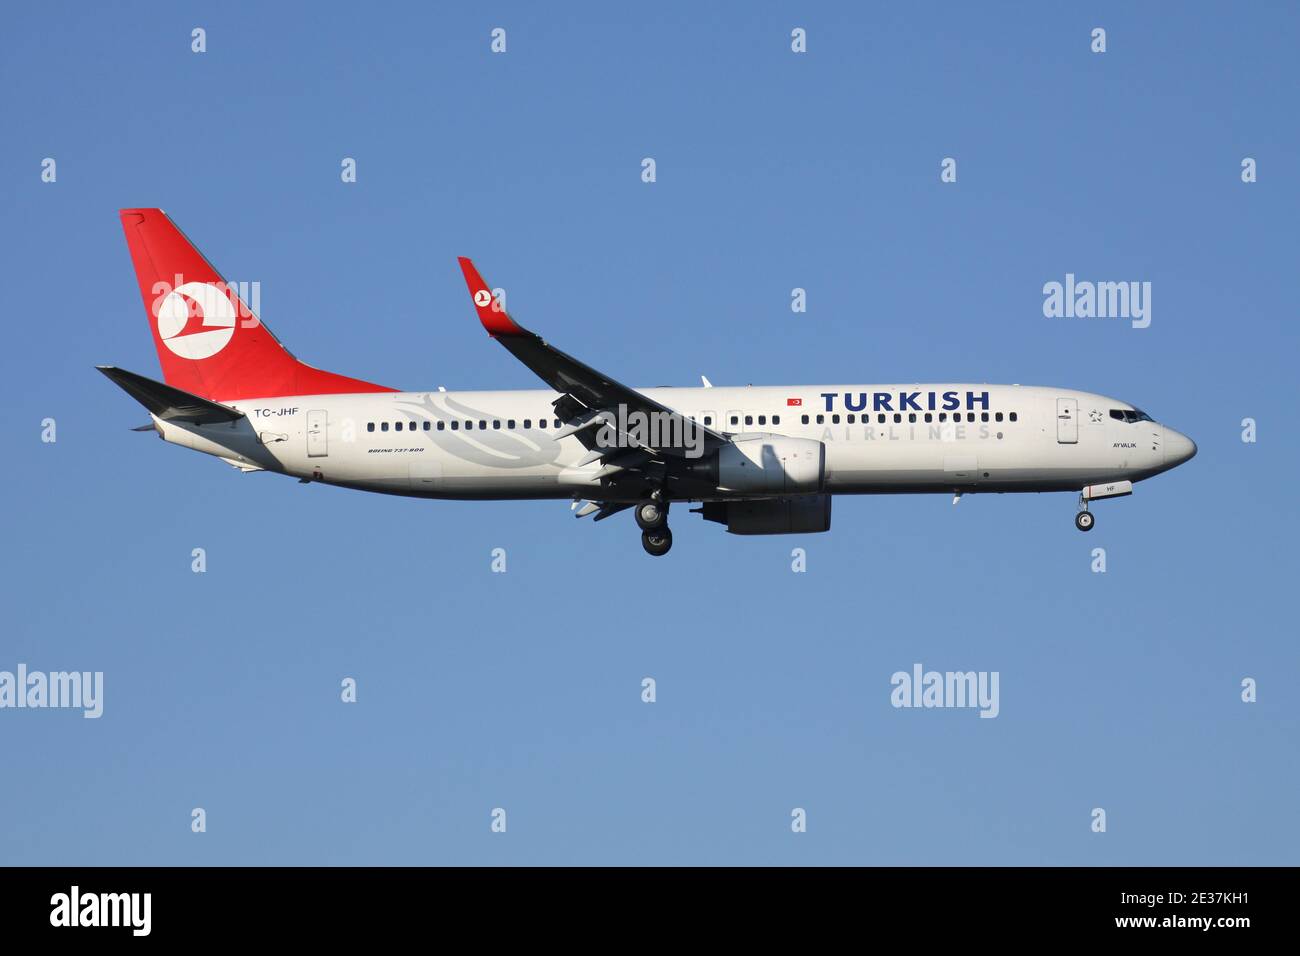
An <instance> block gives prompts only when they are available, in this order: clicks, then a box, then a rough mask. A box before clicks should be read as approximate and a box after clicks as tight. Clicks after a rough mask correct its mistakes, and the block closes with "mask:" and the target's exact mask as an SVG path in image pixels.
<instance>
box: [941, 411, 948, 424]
mask: <svg viewBox="0 0 1300 956" xmlns="http://www.w3.org/2000/svg"><path fill="white" fill-rule="evenodd" d="M947 420H948V413H947V412H940V413H939V421H940V422H946V421H947Z"/></svg>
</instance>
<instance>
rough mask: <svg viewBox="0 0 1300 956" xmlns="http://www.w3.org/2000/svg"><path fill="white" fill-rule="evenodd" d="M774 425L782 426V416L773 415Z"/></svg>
mask: <svg viewBox="0 0 1300 956" xmlns="http://www.w3.org/2000/svg"><path fill="white" fill-rule="evenodd" d="M772 424H773V425H780V424H781V416H780V415H773V416H772Z"/></svg>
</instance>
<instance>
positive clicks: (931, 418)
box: [925, 412, 934, 425]
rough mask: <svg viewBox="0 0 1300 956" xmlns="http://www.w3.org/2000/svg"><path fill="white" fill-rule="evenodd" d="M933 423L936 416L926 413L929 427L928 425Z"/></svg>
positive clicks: (926, 421)
mask: <svg viewBox="0 0 1300 956" xmlns="http://www.w3.org/2000/svg"><path fill="white" fill-rule="evenodd" d="M932 421H934V416H933V415H931V414H930V413H929V412H926V413H925V423H926V424H927V425H928V424H930V422H932Z"/></svg>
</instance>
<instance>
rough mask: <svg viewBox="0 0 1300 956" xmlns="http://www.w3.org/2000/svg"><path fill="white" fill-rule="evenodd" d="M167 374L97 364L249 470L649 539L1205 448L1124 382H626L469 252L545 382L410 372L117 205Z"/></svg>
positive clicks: (490, 320)
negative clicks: (468, 503) (692, 525)
mask: <svg viewBox="0 0 1300 956" xmlns="http://www.w3.org/2000/svg"><path fill="white" fill-rule="evenodd" d="M120 216H121V220H122V228H123V230H124V232H125V234H126V242H127V247H128V249H129V250H130V254H131V260H132V263H133V265H134V267H135V272H136V279H137V281H138V283H139V286H140V294H141V296H142V298H143V301H144V306H145V312H146V314H147V315H148V317H149V325H150V329H151V331H152V334H153V339H154V346H155V347H156V349H157V352H158V358H159V362H160V364H161V366H162V381H157V380H155V379H151V378H147V377H145V376H143V375H140V374H137V373H135V372H129V371H126V370H125V369H121V368H117V367H115V366H98V368H99V370H100V371H101V372H103V373H104V375H106V376H107V377H108V378H109V379H111V380H112V381H113V382H114V383H116V384H117V385H118V386H120V387H121V388H122V389H123V390H124V391H125V392H126V393H127V394H128V395H130V396H131V397H132V398H134V399H135V400H136V401H138V402H139V403H140V404H141V405H143V406H144V407H145V409H146V410H147V411H148V412H149V416H150V423H149V424H147V425H143V426H141V427H139V428H138V429H136V430H137V431H150V430H152V431H156V432H157V434H158V435H159V436H160V437H161V438H162V439H163V440H164V441H167V442H171V443H173V444H176V445H181V446H183V447H186V448H191V449H193V450H195V451H200V452H204V453H205V454H209V455H214V456H216V457H217V458H220V459H221V460H223V461H225V462H227V463H228V464H230V465H233V466H234V467H235V468H238V469H239V470H240V471H242V472H257V471H267V472H275V473H279V474H283V475H290V476H293V477H296V478H298V479H299V480H300V481H302V482H305V483H321V484H327V485H337V486H340V487H343V488H354V489H359V490H362V491H373V492H379V493H381V494H390V495H405V496H409V497H415V498H458V499H480V500H493V499H495V500H503V499H569V500H571V501H572V505H571V508H572V510H574V512H575V513H576V515H577V517H579V518H581V517H585V516H587V515H595V518H594V519H593V520H595V521H601V520H604V519H605V518H608V517H610V516H611V515H614V514H617V513H619V512H622V511H625V510H629V509H630V510H632V512H633V517H634V518H635V520H636V524H637V525H638V527H639V528H640V530H641V543H642V546H643V547H644V548H645V550H646V552H647V553H649V554H651V555H653V556H656V557H657V556H662V555H664V554H667V553H668V550H669V549H670V548H671V547H672V541H673V538H672V532H671V530H670V529H669V527H668V514H669V509H670V508H671V506H672V505H673V504H679V505H686V506H689V505H692V504H695V505H698V507H696V508H693V509H691V510H692V513H698V514H701V515H702V517H703V519H704V520H706V521H713V522H718V523H721V524H724V525H726V527H727V530H728V531H729V532H731V533H733V534H739V535H769V534H805V533H815V532H823V531H828V530H829V529H830V525H831V500H832V498H833V496H835V495H874V494H916V493H938V494H950V495H952V496H953V503H954V504H956V503H957V502H958V501H959V500H960V499H961V497H962V496H963V495H968V494H984V493H999V494H1000V493H1012V492H1074V493H1077V494H1078V495H1079V505H1078V511H1077V513H1076V515H1075V526H1076V527H1077V528H1078V529H1079V530H1080V531H1089V530H1091V529H1092V527H1093V524H1094V516H1093V514H1092V512H1091V510H1090V504H1091V503H1092V502H1094V501H1097V500H1101V499H1109V498H1119V497H1124V496H1126V495H1129V494H1131V493H1132V491H1133V485H1134V483H1136V482H1139V481H1142V480H1144V479H1146V478H1150V477H1152V476H1154V475H1158V474H1160V473H1162V472H1165V471H1168V470H1170V469H1171V468H1174V467H1176V466H1178V465H1180V464H1182V463H1183V462H1185V461H1187V460H1189V459H1190V458H1191V457H1192V456H1193V455H1195V454H1196V444H1195V443H1194V442H1193V441H1192V440H1191V439H1190V438H1188V437H1187V436H1186V435H1183V434H1181V433H1179V432H1177V431H1175V430H1174V429H1172V428H1170V427H1169V426H1167V425H1162V424H1160V423H1158V422H1156V421H1155V420H1154V419H1153V418H1152V417H1151V416H1150V415H1148V414H1146V413H1145V412H1143V411H1141V410H1140V409H1138V408H1136V407H1134V406H1133V405H1130V404H1128V403H1127V402H1122V401H1119V400H1117V399H1113V398H1107V397H1106V396H1104V395H1097V394H1093V393H1091V392H1081V391H1076V390H1073V389H1065V388H1043V387H1029V386H1021V385H987V384H981V385H976V384H962V383H938V384H910V385H909V384H890V385H879V384H869V385H862V384H856V385H853V384H851V385H782V386H762V387H754V386H746V387H743V388H722V387H718V388H715V387H713V386H712V384H711V383H710V382H709V381H708V379H707V378H703V376H701V378H702V380H703V387H698V388H639V389H634V388H629V387H628V386H626V385H623V384H621V383H620V382H618V381H616V380H615V379H613V378H611V377H609V376H608V375H605V374H604V373H602V372H598V371H596V370H595V369H593V368H591V367H590V366H588V365H585V364H584V363H582V362H581V361H579V360H578V359H576V358H573V357H572V356H570V355H568V354H566V353H564V352H561V351H560V350H559V349H557V348H556V347H555V346H553V345H551V344H550V343H548V342H546V341H545V340H544V339H543V338H542V337H541V336H539V335H537V334H536V333H534V332H531V331H529V330H528V329H525V328H524V327H523V326H521V325H519V324H518V323H517V322H516V321H515V320H514V319H513V318H512V317H511V315H510V313H509V312H508V311H506V309H505V308H504V306H503V304H502V302H501V298H500V297H499V296H498V295H495V294H494V293H493V290H492V288H491V287H490V286H489V285H488V284H487V283H486V282H485V281H484V280H483V278H482V277H481V275H480V274H479V272H478V269H477V268H476V267H475V266H474V264H473V262H471V261H470V260H469V259H466V258H462V259H460V260H459V263H460V267H461V270H462V272H463V274H464V277H465V282H466V284H467V285H468V287H469V293H470V299H471V301H472V302H473V305H474V308H475V310H476V312H477V315H478V318H479V320H480V321H481V323H482V325H483V328H484V329H485V330H486V332H487V333H488V335H489V336H490V337H491V338H494V339H496V340H497V341H498V342H500V343H501V344H502V345H503V346H505V348H506V349H507V350H508V351H509V352H510V353H511V354H512V355H514V356H515V358H517V359H519V360H520V361H521V362H523V364H524V365H526V366H527V367H528V368H529V369H531V370H532V371H533V372H534V373H536V375H537V376H538V377H539V378H540V379H541V380H542V382H543V383H545V385H546V388H541V389H534V390H525V391H446V390H444V389H442V388H438V389H436V390H433V391H419V392H406V391H399V390H398V389H395V388H390V387H388V386H384V385H376V384H374V383H371V382H366V381H362V380H360V379H355V378H350V377H348V376H344V375H338V374H335V373H333V372H327V371H322V370H320V369H316V368H313V367H312V366H310V365H307V364H305V363H303V362H300V361H299V360H298V359H297V358H295V357H294V356H293V354H292V353H290V352H289V351H288V350H287V349H286V348H285V347H284V346H283V345H281V344H280V342H279V340H278V339H277V338H275V336H274V335H272V334H271V331H270V330H269V329H268V328H267V327H266V326H265V325H264V324H263V323H262V322H261V320H260V319H259V318H258V317H257V316H256V315H254V314H253V313H252V312H251V311H250V310H249V309H248V307H247V305H246V303H245V302H244V301H243V299H242V298H241V297H240V295H239V291H238V289H237V288H232V287H231V286H230V285H229V284H227V283H226V281H225V280H224V279H223V278H222V276H221V274H220V273H218V272H217V270H216V269H215V268H214V267H213V266H212V265H211V264H210V263H209V262H208V261H207V259H206V258H204V256H203V255H202V253H200V252H199V251H198V249H196V248H195V247H194V246H193V245H192V244H191V243H190V241H189V240H188V239H187V238H186V237H185V236H184V234H182V233H181V231H180V230H179V229H178V228H177V227H176V226H175V224H173V222H172V220H171V219H170V218H169V217H168V216H167V214H166V213H164V212H163V211H162V210H161V209H123V210H121V211H120Z"/></svg>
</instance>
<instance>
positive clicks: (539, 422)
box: [537, 418, 546, 428]
mask: <svg viewBox="0 0 1300 956" xmlns="http://www.w3.org/2000/svg"><path fill="white" fill-rule="evenodd" d="M537 427H538V428H545V427H546V419H545V418H539V419H537Z"/></svg>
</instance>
